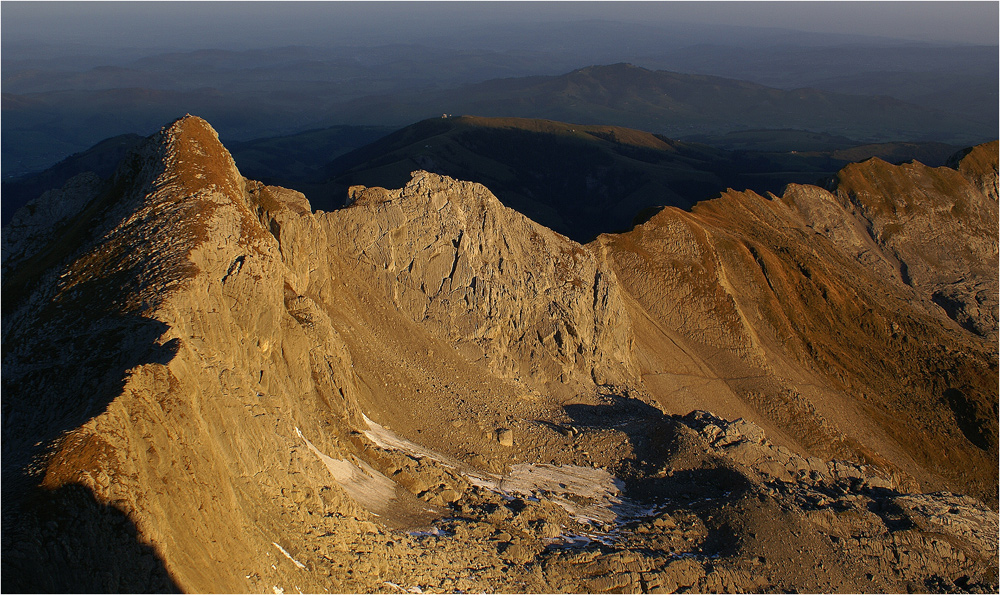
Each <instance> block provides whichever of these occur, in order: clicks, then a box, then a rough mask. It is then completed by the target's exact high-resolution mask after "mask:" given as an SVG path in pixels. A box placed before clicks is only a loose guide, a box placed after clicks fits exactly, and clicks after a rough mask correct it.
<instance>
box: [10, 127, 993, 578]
mask: <svg viewBox="0 0 1000 595" xmlns="http://www.w3.org/2000/svg"><path fill="white" fill-rule="evenodd" d="M991 168H992V169H991ZM996 171H997V148H996V144H995V143H994V144H993V145H992V146H990V145H987V146H984V147H979V148H976V149H975V150H973V152H972V153H970V154H969V155H968V156H966V157H965V158H964V159H963V160H962V161H961V163H960V164H959V165H958V167H957V169H948V168H937V169H930V168H925V167H923V166H920V165H919V164H912V165H903V166H891V165H888V164H884V163H883V162H879V161H877V160H873V161H868V162H865V163H862V164H858V165H856V166H852V167H850V168H847V169H846V170H845V171H844V172H843V173H842V174H841V176H840V180H839V182H838V185H837V188H836V189H835V190H834V191H833V192H829V191H826V190H822V189H819V188H815V187H806V186H793V187H790V188H789V190H788V191H787V192H786V193H785V194H784V195H783V196H782V197H775V196H768V197H761V196H757V195H754V194H752V193H738V192H728V193H726V194H725V195H723V196H722V197H720V198H718V199H716V200H713V201H708V202H705V203H701V204H699V205H698V206H697V207H696V208H695V209H694V210H693V211H692V212H683V211H679V210H676V209H664V210H663V211H661V212H660V213H658V214H656V215H655V216H654V217H652V218H651V219H649V220H648V221H647V222H646V223H644V224H643V225H640V226H638V227H636V228H635V229H634V230H632V231H631V232H629V233H626V234H620V235H604V236H600V237H599V238H598V239H597V240H595V241H594V242H593V243H591V244H588V245H586V246H581V245H579V244H576V243H574V242H572V241H570V240H568V239H566V238H564V237H562V236H560V235H558V234H556V233H554V232H552V231H550V230H548V229H546V228H544V227H542V226H540V225H537V224H535V223H534V222H532V221H530V220H529V219H527V218H525V217H524V216H522V215H520V214H518V213H516V212H514V211H512V210H509V209H507V208H505V207H503V206H502V205H501V204H500V203H499V202H498V201H497V200H496V198H495V197H494V196H493V195H492V194H491V193H490V192H489V191H488V190H487V189H485V188H484V187H482V186H479V185H476V184H470V183H464V182H459V181H455V180H452V179H450V178H446V177H441V176H437V175H433V174H429V173H426V172H415V173H414V175H413V178H412V180H411V181H410V183H409V184H407V185H406V186H405V187H404V188H402V189H399V190H386V189H381V188H353V189H352V191H351V198H352V202H351V204H350V205H349V206H348V207H346V208H344V209H342V210H338V211H335V212H331V213H323V212H316V213H312V212H311V211H310V207H309V203H308V201H307V200H306V198H305V197H304V196H302V195H301V194H299V193H297V192H294V191H291V190H286V189H283V188H277V187H266V186H263V185H261V184H259V183H257V182H253V181H250V180H246V179H244V178H243V177H242V176H241V175H240V174H239V172H238V171H237V169H236V167H235V165H234V164H233V162H232V159H231V158H230V156H229V154H228V152H226V150H225V148H224V147H222V145H221V144H220V143H219V142H218V137H217V135H216V134H215V132H214V131H213V130H212V128H211V127H210V126H209V125H208V124H207V123H206V122H204V121H203V120H200V119H198V118H194V117H186V118H183V119H181V120H178V121H177V122H175V123H173V124H171V125H170V126H168V127H165V128H164V129H163V130H162V131H161V132H160V133H159V134H157V135H154V136H153V137H151V138H150V139H149V140H148V141H147V142H146V143H145V144H144V145H143V147H142V148H141V149H140V150H139V151H138V152H137V153H135V154H133V155H132V156H130V157H129V158H127V159H126V160H125V161H124V162H123V164H122V165H121V166H120V168H119V170H118V172H117V174H116V176H115V178H114V180H113V182H112V183H111V184H108V185H103V186H102V185H101V184H100V183H99V181H98V180H96V179H94V178H93V177H82V178H77V179H74V180H71V181H70V183H68V184H67V186H66V187H64V188H63V189H62V190H60V191H57V192H56V193H52V194H48V195H46V196H43V197H42V198H41V199H40V200H39V201H37V202H36V203H34V206H32V207H30V208H29V209H28V210H25V211H21V212H20V213H19V214H18V216H16V217H15V220H14V221H13V222H12V224H11V225H10V226H8V227H7V228H5V229H4V237H3V250H4V256H3V258H4V260H3V276H4V280H3V394H4V399H3V440H4V448H3V501H4V505H3V574H4V579H5V585H4V588H5V590H13V591H22V590H26V591H35V590H45V591H82V590H102V591H171V590H181V591H201V592H268V593H279V592H284V593H294V592H296V591H302V592H386V593H394V592H400V593H401V592H420V591H423V592H458V591H466V592H467V591H490V592H494V591H502V592H672V591H698V592H705V591H709V592H719V591H728V592H734V591H772V592H773V591H778V592H788V591H811V592H876V591H877V592H901V591H933V592H995V591H996V590H997V587H998V585H997V572H998V570H997V561H998V553H997V537H998V522H997V514H996V508H997V464H996V463H997V456H998V451H997V351H996V336H997V315H996V295H997V228H996V221H997V203H996V196H997V194H996V184H997V182H996V180H997V174H996ZM940 295H945V296H947V299H948V300H950V301H946V303H943V302H945V300H944V298H940V297H939V296H940ZM991 300H992V301H991ZM708 411H711V412H712V413H708ZM959 494H964V495H959Z"/></svg>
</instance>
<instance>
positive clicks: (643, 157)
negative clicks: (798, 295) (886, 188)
mask: <svg viewBox="0 0 1000 595" xmlns="http://www.w3.org/2000/svg"><path fill="white" fill-rule="evenodd" d="M772 132H773V131H772ZM760 134H766V133H764V132H761V133H760ZM779 136H780V135H779ZM795 138H796V139H797V140H795V141H794V142H796V143H799V142H804V141H803V140H802V138H800V137H799V136H796V137H795ZM842 140H843V141H845V142H846V145H834V148H840V147H841V146H856V145H857V142H852V141H849V140H848V139H842ZM925 146H926V145H923V144H916V143H914V144H913V145H912V146H910V147H908V148H907V147H903V146H896V147H895V148H896V149H897V150H898V151H899V153H898V154H897V155H896V157H897V158H902V159H907V158H909V159H912V158H913V154H914V153H917V152H919V151H921V149H923V148H925ZM865 150H866V149H864V148H861V147H857V149H856V150H855V152H854V155H855V156H864V155H865V152H864V151H865ZM867 150H868V151H873V152H878V151H879V150H880V149H879V148H877V147H869V148H867ZM882 150H885V151H886V152H887V153H888V152H889V149H888V148H887V147H883V148H882ZM939 152H940V151H939ZM952 153H954V150H949V151H948V152H947V154H946V155H945V156H944V157H940V158H939V161H940V162H941V163H943V162H944V160H945V158H946V157H947V156H949V155H951V154H952ZM835 155H836V152H834V151H827V152H818V151H816V152H811V153H805V152H802V153H796V152H791V153H789V152H788V151H787V150H785V151H783V152H742V151H726V150H720V149H717V148H713V147H709V146H707V145H700V144H694V143H685V142H679V141H676V140H671V139H668V138H666V137H664V136H660V135H654V134H650V133H648V132H643V131H640V130H633V129H629V128H620V127H616V126H584V125H580V124H567V123H563V122H553V121H550V120H531V119H524V118H480V117H472V116H462V117H458V118H436V119H433V120H425V121H423V122H419V123H417V124H414V125H412V126H408V127H406V128H404V129H402V130H399V131H397V132H395V133H393V134H391V135H389V136H386V137H385V138H383V139H380V140H378V141H376V142H374V143H372V144H370V145H368V146H366V147H363V148H361V149H358V150H356V151H352V152H351V153H348V154H346V155H344V156H342V157H339V158H337V159H335V160H334V161H333V162H332V163H330V164H329V165H328V166H327V168H326V172H327V177H329V179H330V181H329V183H328V184H327V185H326V187H325V188H324V189H323V192H322V193H319V194H318V195H317V196H315V197H313V205H314V207H316V208H321V209H331V208H337V207H339V206H340V205H341V201H342V197H344V196H346V192H347V188H348V187H350V186H352V185H355V184H362V185H365V186H382V187H386V188H395V187H398V186H402V185H403V184H405V183H406V181H407V180H409V178H410V172H411V171H413V170H414V169H424V170H429V171H433V172H436V173H439V174H442V175H448V176H451V177H454V178H458V179H464V180H473V181H476V182H479V183H481V184H484V185H485V186H487V187H488V188H490V189H491V190H492V191H493V192H494V193H496V195H497V197H498V198H500V200H501V201H503V203H504V204H505V205H507V206H509V207H511V208H513V209H516V210H518V211H520V212H522V213H524V214H526V215H528V216H529V217H531V218H532V219H534V220H535V221H538V222H539V223H542V224H543V225H545V226H547V227H550V228H551V229H553V230H555V231H558V232H559V233H562V234H564V235H566V236H568V237H571V238H573V239H575V240H577V241H581V242H585V241H589V240H591V239H593V238H594V237H595V236H596V235H597V234H598V233H601V232H612V231H621V230H625V229H628V228H630V227H631V226H632V219H633V217H634V216H635V215H636V214H637V213H639V212H640V211H642V210H643V209H645V208H647V207H652V206H662V205H671V206H676V207H679V208H683V209H687V208H690V207H691V206H692V205H694V204H695V203H696V202H698V201H700V200H705V199H708V198H713V197H715V196H717V195H718V194H719V193H721V192H723V191H724V190H726V189H727V188H748V189H753V190H755V191H757V192H761V193H764V192H776V193H780V192H781V191H782V190H783V189H784V187H785V185H787V184H788V183H792V182H798V183H817V182H818V181H819V180H822V179H825V178H828V177H832V176H833V175H834V174H835V173H836V172H837V171H838V170H839V169H840V168H842V167H843V166H844V165H846V164H847V163H848V162H849V160H848V159H847V158H846V157H844V156H835ZM237 160H239V157H237Z"/></svg>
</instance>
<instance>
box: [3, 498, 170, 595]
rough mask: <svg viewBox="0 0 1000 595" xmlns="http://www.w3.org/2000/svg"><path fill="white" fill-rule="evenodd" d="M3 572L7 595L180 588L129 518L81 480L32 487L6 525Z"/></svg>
mask: <svg viewBox="0 0 1000 595" xmlns="http://www.w3.org/2000/svg"><path fill="white" fill-rule="evenodd" d="M7 506H8V503H7V502H6V499H5V502H4V509H5V510H4V512H5V513H6V512H7V511H6V509H7ZM5 525H6V523H5ZM2 572H3V578H4V580H3V591H4V592H5V593H180V592H181V590H180V588H179V587H178V586H177V584H176V583H175V582H174V580H173V579H172V578H171V577H170V573H169V572H168V571H167V568H166V566H165V565H164V562H163V560H162V559H161V558H160V557H159V555H158V554H157V552H156V550H155V549H154V548H152V547H151V546H149V545H146V544H144V543H142V541H141V539H140V536H139V533H138V531H137V530H136V527H135V524H134V523H132V521H131V520H130V519H129V518H128V516H127V515H125V513H123V512H122V511H120V510H118V509H117V508H115V507H114V506H110V505H105V504H100V503H99V502H97V500H96V499H95V498H94V494H93V493H92V492H91V491H90V490H89V489H87V488H85V487H83V486H79V485H67V486H63V487H61V488H59V489H57V490H55V491H48V490H44V489H42V488H35V489H33V490H32V491H31V493H30V494H29V495H28V497H27V498H26V503H25V506H23V507H22V509H21V510H20V511H19V514H18V519H17V523H16V524H15V525H14V526H13V527H10V528H8V527H6V526H5V527H4V531H3V561H2Z"/></svg>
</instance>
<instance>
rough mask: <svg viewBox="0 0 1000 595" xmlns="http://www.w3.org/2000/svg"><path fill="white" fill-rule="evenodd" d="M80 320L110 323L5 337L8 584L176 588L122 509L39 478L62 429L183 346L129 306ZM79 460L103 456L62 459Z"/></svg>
mask: <svg viewBox="0 0 1000 595" xmlns="http://www.w3.org/2000/svg"><path fill="white" fill-rule="evenodd" d="M77 322H78V323H79V324H84V323H89V324H90V325H93V326H96V327H98V328H101V329H102V331H103V332H101V333H94V334H89V333H86V332H81V330H82V329H80V328H74V327H72V326H66V327H62V331H63V332H61V333H56V334H55V335H54V336H52V337H51V338H50V340H48V341H46V340H44V339H42V338H40V337H34V342H33V343H31V344H29V345H25V342H24V341H23V337H21V339H22V341H16V343H17V344H15V345H11V341H10V340H9V339H14V337H10V336H9V335H8V337H5V344H4V348H5V352H6V353H5V354H4V356H5V357H4V377H3V397H4V398H3V490H2V492H3V554H2V565H3V575H4V591H17V592H78V593H80V592H115V591H121V592H177V591H178V588H177V586H176V585H174V584H173V582H172V581H171V580H170V579H169V577H168V575H167V574H166V570H165V568H164V566H163V563H162V561H160V560H159V558H158V557H157V556H156V554H155V552H154V551H153V549H152V548H151V547H149V546H146V545H143V544H142V543H141V541H140V539H139V537H138V534H137V532H136V529H135V527H134V525H132V523H131V521H130V520H129V519H128V518H127V517H126V516H125V514H124V513H123V512H121V511H119V510H117V509H115V508H114V507H112V506H107V505H102V504H99V503H98V502H97V501H96V500H95V499H94V497H93V494H91V493H90V491H89V490H88V489H87V488H84V487H81V486H77V485H63V486H62V487H59V488H58V489H56V490H55V491H50V490H47V489H44V488H42V487H40V486H39V482H40V481H41V480H42V479H43V477H42V473H43V470H44V465H45V462H46V459H47V458H48V457H49V456H50V455H51V453H52V451H53V449H56V448H58V446H59V443H60V441H61V439H62V437H63V436H65V435H66V433H67V432H69V431H72V430H73V429H75V428H78V427H80V426H81V425H82V424H84V423H86V422H87V421H88V420H90V419H92V418H93V417H95V416H97V415H100V414H101V413H103V412H104V411H105V410H106V409H107V407H108V405H109V404H110V403H111V401H112V400H114V399H115V398H116V397H117V396H118V395H120V394H121V391H122V389H123V387H124V384H125V381H126V379H127V371H128V370H130V369H132V368H134V367H135V366H138V365H142V364H151V363H158V364H167V363H168V362H169V361H170V360H171V359H173V357H174V355H175V354H176V352H177V349H178V346H179V343H178V341H177V340H176V339H174V340H171V341H168V342H166V343H164V344H158V343H157V340H158V339H159V337H161V336H162V335H163V333H164V332H165V331H166V330H167V326H166V325H164V324H163V323H161V322H158V321H153V320H149V319H144V318H140V317H131V316H129V317H117V318H112V319H104V320H101V319H99V318H98V319H97V320H90V321H85V320H79V319H78V320H77ZM46 354H48V356H47V357H46ZM19 355H20V356H23V357H20V358H19V357H18V356H19ZM15 360H17V364H16V365H11V364H13V363H14V362H15ZM25 360H26V361H25ZM77 464H78V465H79V466H80V467H81V468H82V467H86V466H87V465H93V464H97V463H96V462H94V461H69V462H67V463H66V465H64V467H63V468H64V469H65V471H66V472H72V471H73V470H74V469H75V465H77ZM109 472H110V473H111V474H112V475H113V470H109ZM50 479H51V481H53V482H56V484H59V483H61V482H62V481H69V482H72V481H73V479H72V477H54V478H50Z"/></svg>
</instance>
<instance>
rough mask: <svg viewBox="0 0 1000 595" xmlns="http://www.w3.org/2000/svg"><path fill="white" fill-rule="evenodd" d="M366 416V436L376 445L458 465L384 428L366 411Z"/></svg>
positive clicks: (452, 465) (450, 464)
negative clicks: (369, 416)
mask: <svg viewBox="0 0 1000 595" xmlns="http://www.w3.org/2000/svg"><path fill="white" fill-rule="evenodd" d="M361 417H363V418H364V420H365V423H366V424H368V430H367V431H365V436H366V437H367V438H368V439H369V440H371V441H372V442H373V443H374V444H375V446H378V447H379V448H384V449H386V450H401V451H403V452H405V453H409V454H411V455H413V456H416V457H426V458H428V459H433V460H435V461H437V462H439V463H442V464H444V465H446V466H448V467H458V466H459V463H458V462H457V461H454V460H452V459H450V458H449V457H446V456H444V455H443V454H441V453H438V452H434V451H433V450H430V449H429V448H424V447H423V446H420V445H419V444H416V443H415V442H410V441H409V440H407V439H406V438H403V437H401V436H397V435H396V433H395V432H393V431H392V430H390V429H388V428H384V427H382V426H380V425H378V424H377V423H375V422H373V421H372V420H370V419H368V416H367V415H365V414H364V413H362V414H361Z"/></svg>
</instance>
